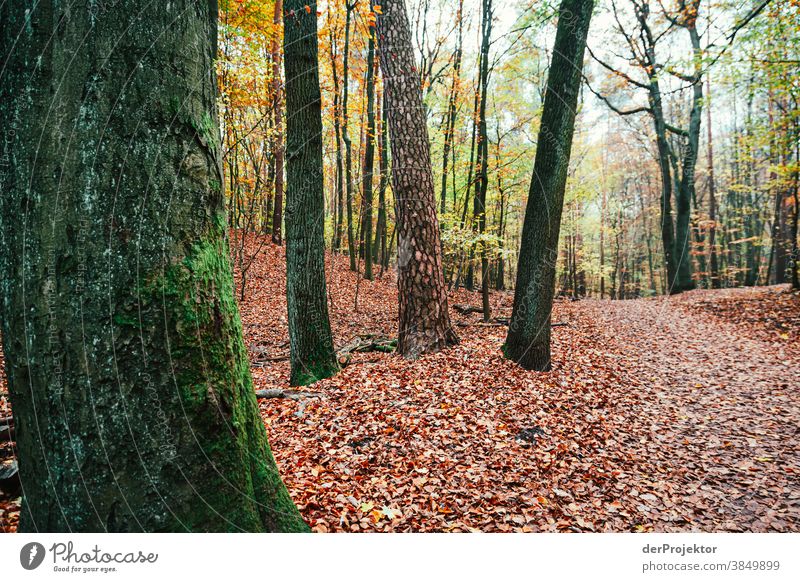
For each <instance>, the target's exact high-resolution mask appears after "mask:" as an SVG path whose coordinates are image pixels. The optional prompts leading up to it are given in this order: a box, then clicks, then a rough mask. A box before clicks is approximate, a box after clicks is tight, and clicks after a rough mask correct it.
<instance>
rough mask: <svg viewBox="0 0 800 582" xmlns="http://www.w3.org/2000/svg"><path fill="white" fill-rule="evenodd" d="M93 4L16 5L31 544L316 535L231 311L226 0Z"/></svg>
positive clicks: (15, 346)
mask: <svg viewBox="0 0 800 582" xmlns="http://www.w3.org/2000/svg"><path fill="white" fill-rule="evenodd" d="M97 6H98V5H97V4H95V3H94V2H89V1H88V0H78V1H76V2H73V3H71V4H70V5H69V6H66V5H62V3H59V2H54V1H52V0H42V1H40V2H38V3H36V4H35V6H34V5H30V4H25V3H20V2H13V3H4V4H3V5H2V6H0V21H2V22H3V26H2V28H1V29H0V31H1V32H0V35H2V40H1V41H0V46H2V47H4V50H3V53H4V54H3V57H2V58H3V62H5V63H6V67H5V68H4V70H3V73H2V77H0V120H1V121H2V125H3V127H4V128H8V130H9V131H8V132H7V137H9V138H10V142H9V143H8V144H7V147H8V151H9V152H10V154H11V155H10V163H9V164H8V165H7V166H4V167H3V168H2V174H0V187H2V191H3V196H2V198H1V199H0V232H2V233H3V236H2V238H1V239H0V240H1V241H2V242H1V243H0V270H1V272H2V300H3V318H2V319H3V337H4V343H5V345H4V348H5V356H6V370H7V373H8V382H9V392H10V396H11V400H12V405H13V411H14V421H15V426H16V434H17V450H18V453H19V461H20V474H21V478H22V483H23V484H24V487H25V497H24V501H23V503H24V507H23V510H22V512H21V523H20V529H21V530H23V531H64V532H66V531H71V532H80V531H84V532H85V531H95V532H96V531H147V532H150V531H226V530H227V531H241V530H245V531H305V530H307V529H308V528H307V526H306V525H305V523H304V522H303V520H302V519H301V517H300V514H299V513H298V511H297V509H296V508H295V506H294V504H293V503H292V501H291V499H290V497H289V495H288V493H287V491H286V489H285V487H284V486H283V484H282V482H281V480H280V477H279V476H278V473H277V469H276V466H275V462H274V460H273V457H272V454H271V452H270V448H269V445H268V443H267V436H266V432H265V429H264V425H263V421H262V419H261V417H260V415H259V410H258V406H257V403H256V399H255V394H254V391H253V385H252V380H251V377H250V372H249V365H248V361H247V352H246V350H245V347H244V342H243V340H242V330H241V323H240V320H239V313H238V309H237V306H236V303H235V301H234V290H233V278H232V275H231V266H230V256H229V246H228V241H227V236H226V220H225V208H224V196H223V192H222V175H221V159H220V143H219V141H220V140H219V134H218V130H217V127H218V126H217V112H216V105H215V75H214V69H213V59H214V56H215V52H216V35H217V24H216V20H217V10H216V7H215V3H206V2H196V1H194V0H182V1H175V2H171V3H163V2H162V3H154V4H152V5H151V6H150V7H149V9H148V10H147V11H145V12H142V11H141V7H140V6H139V5H137V3H118V4H116V5H115V6H114V9H113V10H108V11H102V10H97V9H96V8H97ZM32 63H36V64H35V65H32ZM176 68H178V69H179V70H180V74H165V71H173V70H176Z"/></svg>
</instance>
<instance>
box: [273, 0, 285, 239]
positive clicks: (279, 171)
mask: <svg viewBox="0 0 800 582" xmlns="http://www.w3.org/2000/svg"><path fill="white" fill-rule="evenodd" d="M282 11H283V0H275V12H274V16H273V20H272V24H273V26H274V27H275V30H274V31H273V34H274V37H273V39H272V49H271V52H272V91H273V99H274V100H275V101H274V103H273V115H274V117H275V144H274V147H273V156H274V157H275V205H274V207H273V215H272V242H273V243H275V244H276V245H279V244H281V242H283V236H282V231H281V229H282V222H283V216H282V213H283V164H284V159H283V158H284V155H283V91H282V90H281V43H280V40H279V39H280V26H281V12H282Z"/></svg>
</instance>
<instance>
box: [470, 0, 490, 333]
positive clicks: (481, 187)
mask: <svg viewBox="0 0 800 582" xmlns="http://www.w3.org/2000/svg"><path fill="white" fill-rule="evenodd" d="M481 15H482V16H481V59H480V61H481V66H480V70H479V75H480V79H479V87H480V88H479V91H480V105H479V106H478V167H479V170H478V172H479V173H478V176H477V178H478V184H477V187H476V191H475V203H474V206H473V216H474V219H475V223H474V224H475V228H477V230H478V233H479V234H480V235H481V237H482V236H483V234H484V233H485V232H486V193H487V191H488V189H489V135H488V132H487V129H486V99H487V92H488V88H489V45H490V43H491V41H492V18H493V16H494V15H493V13H492V0H483V2H482V11H481ZM480 254H481V298H482V303H483V321H489V320H490V319H491V309H490V306H489V258H488V255H487V252H486V243H485V242H484V241H481V243H480Z"/></svg>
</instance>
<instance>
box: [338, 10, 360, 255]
mask: <svg viewBox="0 0 800 582" xmlns="http://www.w3.org/2000/svg"><path fill="white" fill-rule="evenodd" d="M357 2H358V0H353V3H352V4H349V3H345V9H346V10H347V17H346V20H345V25H344V62H343V63H342V139H343V140H344V168H345V169H344V176H345V178H344V180H345V198H346V200H345V206H346V207H347V251H348V253H350V270H351V271H355V270H356V269H357V265H356V242H355V235H354V232H353V144H352V142H351V140H350V130H349V125H350V107H349V103H350V24H351V19H352V13H353V10H355V7H356V4H357Z"/></svg>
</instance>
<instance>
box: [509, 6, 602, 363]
mask: <svg viewBox="0 0 800 582" xmlns="http://www.w3.org/2000/svg"><path fill="white" fill-rule="evenodd" d="M593 6H594V2H593V1H591V0H590V1H586V0H562V2H561V6H560V8H559V20H558V31H557V32H556V40H555V46H554V47H553V57H552V62H551V64H550V71H549V73H548V78H547V93H546V95H545V101H544V110H543V113H542V122H541V127H540V130H539V137H538V139H537V142H536V143H537V144H538V145H537V149H536V161H535V162H534V168H533V179H532V180H531V186H530V191H529V194H528V204H527V207H526V210H525V220H524V223H523V227H522V241H521V245H520V253H519V261H518V266H517V281H516V286H515V289H514V308H513V311H512V315H511V323H510V325H509V329H508V336H507V337H506V343H505V345H504V347H503V351H504V353H505V355H506V357H508V358H510V359H512V360H514V361H515V362H517V363H519V364H520V365H521V366H522V367H523V368H526V369H528V370H531V369H534V370H549V369H550V367H551V363H550V316H551V311H552V307H553V293H554V290H555V289H554V287H555V271H556V258H557V256H558V250H557V247H558V236H559V230H560V227H561V212H562V209H563V206H564V189H565V187H566V182H567V172H568V170H569V158H570V153H571V149H572V136H573V130H574V127H575V112H576V108H577V105H578V92H579V89H580V84H581V78H582V70H583V53H584V50H585V48H586V35H587V32H588V30H589V22H590V20H591V16H592V8H593Z"/></svg>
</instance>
